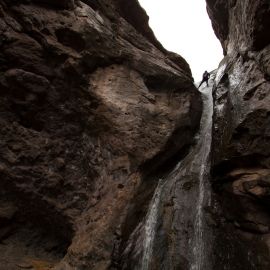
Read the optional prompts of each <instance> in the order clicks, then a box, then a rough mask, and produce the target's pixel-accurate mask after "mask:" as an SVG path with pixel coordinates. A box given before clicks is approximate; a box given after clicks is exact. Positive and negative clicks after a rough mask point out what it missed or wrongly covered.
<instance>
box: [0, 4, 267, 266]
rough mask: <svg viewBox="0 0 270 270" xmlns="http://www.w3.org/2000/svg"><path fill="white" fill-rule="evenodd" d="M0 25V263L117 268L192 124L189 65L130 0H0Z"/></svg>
mask: <svg viewBox="0 0 270 270" xmlns="http://www.w3.org/2000/svg"><path fill="white" fill-rule="evenodd" d="M0 32H1V40H0V46H1V50H0V62H1V67H0V126H1V129H0V133H1V135H0V136H1V141H0V144H1V146H0V152H1V155H0V192H1V202H0V240H1V242H0V253H1V258H0V269H1V270H2V269H3V270H9V269H12V270H13V269H15V270H16V269H22V268H24V269H43V270H44V269H51V268H52V267H54V269H61V270H67V269H92V270H94V269H98V270H102V269H108V268H109V267H112V268H113V267H117V260H118V257H119V256H120V255H119V254H117V250H119V249H117V247H118V246H119V243H120V242H121V241H124V240H123V239H125V238H127V237H128V236H129V235H128V234H129V233H130V230H125V229H123V227H128V228H132V227H135V226H136V224H135V223H136V222H138V220H137V218H139V217H141V216H143V215H145V209H146V208H147V205H146V204H147V202H148V201H149V198H151V195H152V191H153V187H154V186H155V183H156V181H157V179H156V178H155V177H154V178H153V179H152V178H151V179H152V180H151V181H152V182H151V181H150V180H149V181H150V182H148V184H145V175H147V174H148V173H149V172H153V171H154V170H155V169H156V167H157V166H158V165H160V164H162V163H164V162H165V161H166V160H168V159H170V158H171V157H173V156H179V154H181V153H182V152H183V149H184V148H185V147H186V146H187V145H189V144H190V143H192V137H193V134H194V132H195V130H196V128H197V126H198V123H199V118H200V112H201V101H200V96H199V94H198V92H197V91H196V88H195V87H194V85H193V80H192V77H191V73H190V70H189V67H188V64H187V63H186V62H185V60H183V59H182V58H181V57H180V56H178V55H175V54H173V53H169V52H167V51H166V50H165V49H164V48H163V47H162V46H161V45H160V44H159V43H158V41H157V40H156V39H155V37H154V35H153V33H152V31H151V30H150V29H149V27H148V18H147V16H146V14H145V12H144V11H143V10H142V9H141V8H140V6H139V4H138V2H137V1H135V0H133V1H128V4H127V3H126V1H120V0H119V1H117V0H114V1H102V0H99V1H90V0H84V1H73V0H62V1H53V0H42V1H41V0H29V1H27V0H25V1H24V0H21V1H15V0H12V1H10V0H1V1H0ZM262 52H263V51H262ZM260 55H261V57H262V59H265V58H263V54H260ZM263 85H264V84H263V83H262V84H261V86H263ZM262 128H263V127H262ZM149 183H151V185H150V184H149ZM144 185H146V186H147V185H148V186H151V188H150V189H144V188H142V187H143V186H144ZM138 192H139V194H138ZM134 198H135V199H134ZM147 198H148V200H147ZM134 200H135V202H136V203H135V204H136V205H137V206H138V205H141V208H138V207H137V208H136V209H135V208H133V209H135V210H134V212H129V218H128V219H127V211H126V210H127V209H128V206H129V203H130V201H132V202H133V203H134ZM129 209H132V207H131V208H130V206H129ZM135 212H136V213H135ZM123 224H124V225H123ZM127 224H128V226H127ZM112 254H113V255H112ZM112 256H114V257H115V259H113V260H112Z"/></svg>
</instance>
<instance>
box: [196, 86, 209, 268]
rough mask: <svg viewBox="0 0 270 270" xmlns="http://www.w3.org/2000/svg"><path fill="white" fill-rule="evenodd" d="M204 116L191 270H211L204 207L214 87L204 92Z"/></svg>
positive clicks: (198, 157) (200, 142)
mask: <svg viewBox="0 0 270 270" xmlns="http://www.w3.org/2000/svg"><path fill="white" fill-rule="evenodd" d="M202 97H203V114H202V119H201V124H200V137H201V138H200V140H199V142H198V144H197V147H196V156H195V157H194V158H195V159H196V160H197V162H199V164H198V163H196V166H198V165H199V175H198V177H199V198H198V200H197V205H196V218H195V228H194V231H195V232H194V233H195V237H194V241H193V255H194V256H193V263H192V266H191V270H209V269H210V266H209V263H210V262H209V261H210V260H207V257H208V254H207V247H206V239H205V238H204V216H203V207H204V206H210V200H211V195H210V184H209V182H208V181H207V180H208V179H207V177H208V174H209V167H210V164H209V153H210V150H211V142H212V115H213V98H212V87H205V88H204V89H203V91H202Z"/></svg>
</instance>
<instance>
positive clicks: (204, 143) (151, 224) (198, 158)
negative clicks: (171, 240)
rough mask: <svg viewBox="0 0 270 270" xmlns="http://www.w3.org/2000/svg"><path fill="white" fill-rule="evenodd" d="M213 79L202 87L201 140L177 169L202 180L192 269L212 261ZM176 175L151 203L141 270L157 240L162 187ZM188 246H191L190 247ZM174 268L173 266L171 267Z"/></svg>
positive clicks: (147, 265)
mask: <svg viewBox="0 0 270 270" xmlns="http://www.w3.org/2000/svg"><path fill="white" fill-rule="evenodd" d="M212 83H213V81H212V80H210V83H209V87H204V88H202V91H201V93H202V99H203V113H202V118H201V123H200V131H199V133H198V135H197V144H196V145H195V147H194V148H193V149H192V151H191V152H190V153H189V154H188V156H187V157H186V158H185V159H184V160H183V161H182V162H180V163H179V164H178V165H177V166H176V168H175V170H174V173H175V172H177V171H178V172H179V171H180V172H184V173H187V174H188V173H192V172H195V173H196V175H197V177H198V179H197V181H199V183H198V184H199V188H198V196H197V202H196V204H195V207H196V211H195V218H194V236H193V239H192V244H191V245H192V247H189V248H191V249H192V250H191V253H192V263H191V266H190V270H210V269H211V263H210V260H209V259H208V256H209V252H208V250H209V249H208V247H207V246H206V245H207V243H206V241H205V240H206V239H205V237H204V236H205V233H204V232H205V230H204V217H203V207H205V206H207V205H208V206H209V205H210V200H211V196H210V184H209V181H208V179H207V177H208V173H209V167H210V164H209V153H210V148H211V142H212V115H213V98H212V86H213V85H212ZM190 160H191V161H190ZM171 179H173V177H170V176H168V177H167V179H165V180H164V181H162V180H160V181H159V184H158V186H157V188H156V190H155V194H154V196H153V198H152V201H151V203H150V205H149V210H148V213H147V216H146V222H145V237H144V243H143V259H142V265H141V270H149V269H150V262H151V257H152V253H153V243H154V239H155V234H156V227H157V222H158V218H159V207H160V202H161V199H162V191H163V189H164V186H165V185H166V184H167V183H169V181H171ZM187 248H188V247H187ZM168 270H170V269H168Z"/></svg>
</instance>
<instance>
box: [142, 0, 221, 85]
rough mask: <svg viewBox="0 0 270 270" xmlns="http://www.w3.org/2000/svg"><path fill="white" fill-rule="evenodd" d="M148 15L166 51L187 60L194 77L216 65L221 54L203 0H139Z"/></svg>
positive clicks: (197, 77) (214, 67) (199, 76)
mask: <svg viewBox="0 0 270 270" xmlns="http://www.w3.org/2000/svg"><path fill="white" fill-rule="evenodd" d="M139 2H140V4H141V6H142V7H143V8H144V9H145V10H146V12H147V14H148V16H149V17H150V22H149V23H150V27H151V28H152V29H153V31H154V33H155V35H156V37H157V39H158V40H159V41H160V42H161V43H162V45H163V46H164V47H165V48H166V49H167V50H169V51H173V52H176V53H178V54H180V55H181V56H182V57H184V58H185V59H186V61H187V62H188V63H189V65H190V68H191V71H192V75H193V77H194V79H195V81H200V80H201V79H202V74H203V72H204V71H205V70H207V71H208V72H210V71H212V70H213V69H216V68H217V67H218V64H219V62H220V61H221V60H222V58H223V54H222V48H221V45H220V43H219V41H218V39H217V38H216V36H215V34H214V31H213V29H212V26H211V21H210V19H209V17H208V14H207V12H206V3H205V1H204V0H188V1H183V0H166V1H165V0H139Z"/></svg>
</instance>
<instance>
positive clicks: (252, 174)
mask: <svg viewBox="0 0 270 270" xmlns="http://www.w3.org/2000/svg"><path fill="white" fill-rule="evenodd" d="M207 5H208V7H207V9H208V13H209V15H210V18H211V20H212V24H213V28H214V30H215V33H216V35H217V37H218V38H219V39H220V41H221V44H222V46H223V49H224V53H225V55H226V56H225V58H224V59H223V60H222V62H221V63H220V66H219V69H218V71H217V77H216V87H215V89H214V100H215V103H214V130H213V138H214V142H213V155H212V161H213V176H214V182H213V186H214V188H215V191H216V199H217V202H218V204H217V205H219V206H217V207H216V209H215V210H216V212H215V213H214V216H215V218H216V222H217V224H216V225H217V226H218V228H217V229H216V231H217V240H216V244H215V246H214V252H215V255H216V256H215V265H214V266H215V267H214V269H269V267H270V256H269V255H270V244H269V243H270V242H269V241H270V215H269V202H270V201H269V198H270V197H269V194H270V69H269V67H270V35H269V27H270V3H269V1H267V0H262V1H251V0H238V1H223V0H207Z"/></svg>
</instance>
